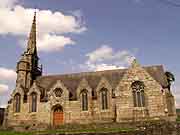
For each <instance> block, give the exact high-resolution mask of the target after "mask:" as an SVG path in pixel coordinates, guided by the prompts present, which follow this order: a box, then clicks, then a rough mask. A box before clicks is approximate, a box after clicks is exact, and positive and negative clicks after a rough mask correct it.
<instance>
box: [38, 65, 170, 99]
mask: <svg viewBox="0 0 180 135" xmlns="http://www.w3.org/2000/svg"><path fill="white" fill-rule="evenodd" d="M143 68H144V69H145V70H146V71H147V72H148V73H149V74H150V75H151V76H152V77H153V78H154V79H155V80H156V81H157V82H158V83H159V84H160V85H161V86H162V87H166V86H167V81H166V79H165V76H164V70H163V66H162V65H160V66H149V67H143ZM127 70H128V69H116V70H106V71H97V72H82V73H73V74H63V75H48V76H41V77H38V78H37V80H36V84H37V85H38V86H39V87H41V88H44V89H45V90H46V91H49V90H50V88H51V87H52V86H53V84H55V83H56V82H57V80H61V81H62V83H63V84H64V85H65V86H66V87H67V89H68V90H69V91H70V92H71V93H72V95H73V98H74V99H76V89H77V87H78V85H79V83H80V81H81V80H82V79H83V78H84V79H86V80H87V81H88V83H89V85H90V87H91V88H92V89H93V90H95V89H96V87H97V85H98V84H99V82H100V80H101V78H102V77H104V78H106V79H107V80H108V81H109V83H110V84H111V86H112V87H113V89H115V88H116V86H117V85H118V83H119V82H120V80H121V79H122V78H123V75H124V74H125V73H126V71H127Z"/></svg>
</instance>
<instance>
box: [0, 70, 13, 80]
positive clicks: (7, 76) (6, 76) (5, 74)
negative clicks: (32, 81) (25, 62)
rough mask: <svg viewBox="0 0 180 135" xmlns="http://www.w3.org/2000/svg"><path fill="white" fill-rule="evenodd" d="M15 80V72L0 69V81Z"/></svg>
mask: <svg viewBox="0 0 180 135" xmlns="http://www.w3.org/2000/svg"><path fill="white" fill-rule="evenodd" d="M15 79H16V72H15V71H14V70H12V69H7V68H3V67H0V80H2V81H3V80H7V81H14V80H15Z"/></svg>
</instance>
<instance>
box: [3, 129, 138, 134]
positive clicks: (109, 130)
mask: <svg viewBox="0 0 180 135" xmlns="http://www.w3.org/2000/svg"><path fill="white" fill-rule="evenodd" d="M133 131H135V129H131V128H103V129H101V128H96V129H77V130H76V129H69V130H67V129H56V130H47V131H39V132H37V131H36V132H35V131H34V132H24V133H22V132H15V131H0V135H36V134H38V135H43V134H55V133H60V134H63V133H66V134H78V133H115V132H133Z"/></svg>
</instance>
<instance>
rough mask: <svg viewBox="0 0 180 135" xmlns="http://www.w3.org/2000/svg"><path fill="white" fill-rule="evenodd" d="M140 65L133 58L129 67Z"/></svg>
mask: <svg viewBox="0 0 180 135" xmlns="http://www.w3.org/2000/svg"><path fill="white" fill-rule="evenodd" d="M139 65H140V64H139V63H138V61H137V59H136V58H135V57H133V59H132V63H131V67H138V66H139Z"/></svg>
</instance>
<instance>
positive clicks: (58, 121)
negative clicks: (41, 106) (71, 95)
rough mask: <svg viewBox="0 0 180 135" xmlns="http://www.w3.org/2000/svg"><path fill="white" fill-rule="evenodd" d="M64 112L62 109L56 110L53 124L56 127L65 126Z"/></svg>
mask: <svg viewBox="0 0 180 135" xmlns="http://www.w3.org/2000/svg"><path fill="white" fill-rule="evenodd" d="M63 120H64V118H63V111H62V109H61V108H56V109H55V110H54V114H53V124H54V126H58V125H61V124H63Z"/></svg>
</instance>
